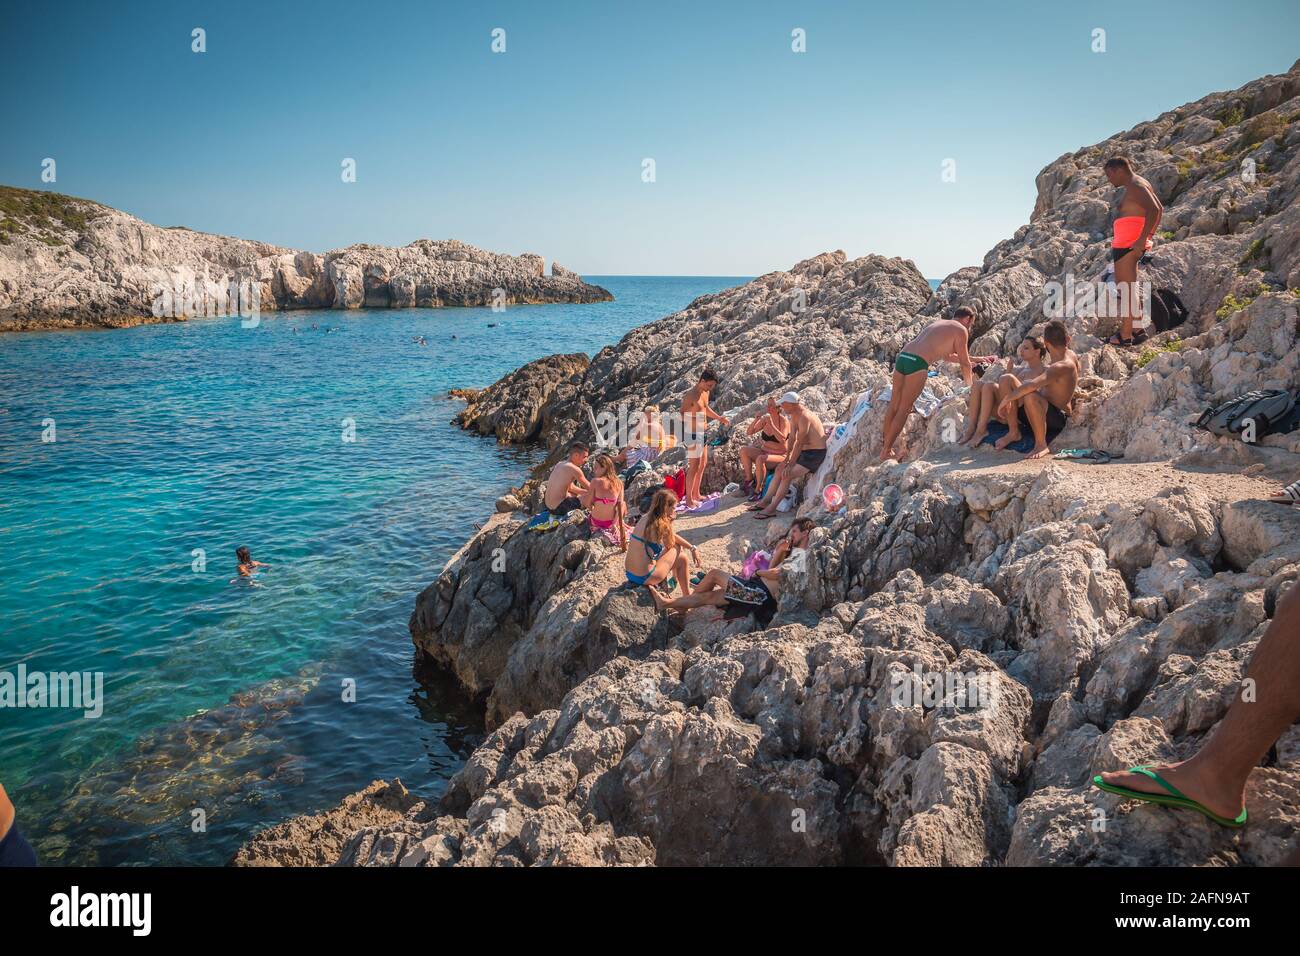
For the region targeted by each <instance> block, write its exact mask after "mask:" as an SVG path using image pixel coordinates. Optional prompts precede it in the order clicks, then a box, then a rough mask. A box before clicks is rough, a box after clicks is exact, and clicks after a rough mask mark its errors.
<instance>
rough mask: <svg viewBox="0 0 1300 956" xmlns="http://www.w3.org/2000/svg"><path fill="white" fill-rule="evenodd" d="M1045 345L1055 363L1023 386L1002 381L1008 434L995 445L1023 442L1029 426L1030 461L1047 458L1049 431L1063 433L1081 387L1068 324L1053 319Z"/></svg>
mask: <svg viewBox="0 0 1300 956" xmlns="http://www.w3.org/2000/svg"><path fill="white" fill-rule="evenodd" d="M1043 342H1044V343H1045V344H1046V345H1047V354H1048V356H1049V358H1050V359H1051V362H1050V363H1049V364H1048V365H1047V367H1046V368H1044V369H1043V370H1042V371H1041V372H1039V373H1038V375H1036V376H1034V377H1033V378H1031V379H1029V380H1028V381H1025V382H1023V383H1022V382H1021V381H1020V379H1018V378H1016V376H1014V375H1012V374H1010V373H1008V374H1006V375H1003V376H1002V378H1001V379H999V380H998V396H999V397H1000V398H1001V400H1002V401H1001V403H1000V404H999V405H998V413H999V414H1000V415H1002V417H1003V418H1004V419H1006V423H1007V433H1006V434H1005V435H1003V436H1002V437H1001V438H999V439H998V440H997V441H996V442H994V443H993V444H994V447H996V448H998V449H1002V448H1006V447H1007V446H1008V445H1010V444H1014V443H1015V442H1018V441H1020V435H1021V429H1022V428H1023V427H1024V426H1025V425H1026V424H1028V425H1029V429H1030V431H1032V432H1033V433H1034V448H1033V450H1032V451H1031V452H1029V454H1028V455H1026V456H1025V457H1026V458H1046V457H1047V456H1048V455H1050V454H1051V453H1052V451H1051V449H1050V448H1048V447H1047V432H1048V430H1049V429H1054V430H1056V431H1060V430H1061V429H1062V428H1064V427H1065V423H1066V421H1067V419H1069V417H1070V413H1071V412H1073V411H1074V389H1075V386H1077V385H1078V384H1079V356H1078V355H1076V354H1075V353H1074V350H1073V349H1071V348H1070V335H1069V333H1068V332H1066V330H1065V323H1064V322H1062V321H1061V320H1060V319H1053V320H1052V321H1051V322H1048V323H1047V327H1046V328H1045V329H1043Z"/></svg>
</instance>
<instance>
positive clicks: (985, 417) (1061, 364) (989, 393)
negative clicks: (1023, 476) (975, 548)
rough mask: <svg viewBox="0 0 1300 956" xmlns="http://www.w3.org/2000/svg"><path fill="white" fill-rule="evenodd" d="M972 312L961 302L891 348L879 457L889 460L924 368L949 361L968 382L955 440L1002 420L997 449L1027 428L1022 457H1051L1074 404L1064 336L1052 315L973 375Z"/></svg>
mask: <svg viewBox="0 0 1300 956" xmlns="http://www.w3.org/2000/svg"><path fill="white" fill-rule="evenodd" d="M974 320H975V312H974V310H973V309H971V308H969V307H967V306H961V307H959V308H957V309H956V310H955V311H954V312H953V317H952V318H951V319H939V320H937V321H935V322H932V323H930V325H928V326H926V327H925V328H924V329H923V330H922V331H921V333H920V334H919V335H917V336H916V338H914V339H912V341H911V342H909V343H908V344H907V346H906V347H905V348H904V349H903V350H902V351H901V352H899V353H898V358H897V360H896V361H895V362H894V379H893V383H892V385H891V388H890V395H889V408H888V410H887V411H886V412H885V423H884V438H883V440H882V443H881V449H880V459H881V461H889V460H892V459H895V458H896V457H897V453H896V451H895V445H896V444H897V442H898V438H899V436H900V435H901V434H902V432H903V427H904V426H905V425H906V424H907V419H908V416H909V415H911V414H912V408H913V406H914V405H915V404H916V400H917V398H918V397H919V396H920V394H921V391H922V389H924V388H925V384H926V380H927V378H928V376H929V374H930V366H931V365H933V364H934V363H936V362H940V361H950V362H955V363H956V364H957V365H958V366H959V367H960V369H961V374H962V378H963V379H964V380H965V381H966V384H967V385H968V386H970V397H969V399H968V404H967V415H966V431H965V433H964V434H963V435H962V436H961V438H960V439H958V441H959V442H961V443H963V444H966V445H968V446H969V447H971V448H975V447H976V446H978V445H979V444H980V443H981V442H983V441H984V439H985V437H987V435H988V431H989V422H990V421H991V420H996V421H999V422H1001V423H1002V424H1004V425H1005V426H1006V428H1007V432H1006V434H1005V435H1003V436H1002V437H1001V438H999V439H998V440H997V441H996V442H995V443H994V447H996V448H998V449H999V450H1001V449H1004V448H1006V447H1007V446H1009V445H1015V444H1016V443H1018V442H1020V441H1021V439H1022V438H1023V437H1024V432H1026V431H1028V432H1030V433H1031V434H1032V435H1033V438H1034V447H1033V448H1032V449H1031V450H1030V451H1029V453H1028V454H1027V456H1026V457H1028V458H1045V457H1046V456H1048V455H1050V454H1051V449H1050V448H1049V447H1048V441H1049V440H1050V437H1051V436H1052V435H1054V434H1055V433H1056V432H1059V431H1060V430H1061V429H1062V428H1064V427H1065V425H1066V422H1067V421H1068V420H1069V417H1070V414H1071V412H1072V411H1073V407H1074V393H1075V389H1076V388H1077V387H1078V384H1079V372H1080V366H1079V356H1078V355H1076V354H1075V353H1074V350H1073V349H1071V348H1070V334H1069V332H1068V331H1066V328H1065V323H1064V322H1062V321H1061V320H1060V319H1053V320H1052V321H1050V322H1048V323H1047V325H1046V327H1045V328H1044V330H1043V336H1042V338H1041V339H1040V338H1038V337H1036V336H1027V337H1026V338H1025V339H1024V340H1023V341H1022V342H1021V343H1020V345H1019V347H1018V348H1017V350H1016V355H1017V357H1018V358H1019V360H1020V361H1019V362H1018V363H1017V362H1016V361H1015V360H1014V359H1012V358H1010V357H1008V358H1007V359H1005V360H1003V359H999V358H998V357H997V356H996V355H990V356H982V357H980V358H979V359H978V362H980V363H981V364H982V365H983V366H984V367H983V368H982V369H979V370H978V371H979V372H980V374H979V375H978V377H977V375H976V372H977V369H976V367H975V362H976V361H977V360H975V359H972V358H971V355H970V352H969V340H970V327H971V323H972V322H974Z"/></svg>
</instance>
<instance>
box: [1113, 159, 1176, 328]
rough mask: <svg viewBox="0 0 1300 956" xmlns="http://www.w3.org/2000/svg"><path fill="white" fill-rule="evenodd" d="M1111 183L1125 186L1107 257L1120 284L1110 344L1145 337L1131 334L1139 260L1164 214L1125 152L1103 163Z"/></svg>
mask: <svg viewBox="0 0 1300 956" xmlns="http://www.w3.org/2000/svg"><path fill="white" fill-rule="evenodd" d="M1103 168H1104V169H1105V171H1106V178H1107V179H1109V180H1110V184H1111V185H1112V186H1116V187H1119V188H1121V189H1123V190H1124V198H1123V199H1121V200H1120V204H1119V215H1118V216H1116V217H1115V233H1114V239H1113V240H1112V241H1111V249H1110V258H1111V261H1112V262H1114V263H1115V285H1116V286H1117V287H1118V288H1119V309H1120V329H1119V331H1118V332H1116V333H1115V334H1114V335H1112V336H1111V337H1110V339H1109V342H1110V344H1111V345H1119V346H1129V345H1137V344H1138V343H1140V342H1141V341H1142V340H1143V339H1145V338H1146V333H1145V332H1144V333H1142V334H1141V335H1139V336H1137V337H1136V338H1135V337H1134V335H1133V323H1134V321H1135V320H1136V319H1137V318H1138V317H1139V316H1140V315H1141V308H1140V306H1139V305H1138V303H1139V302H1140V301H1141V300H1140V299H1139V298H1138V260H1139V259H1141V258H1142V256H1143V255H1144V254H1145V253H1146V251H1147V247H1148V246H1149V245H1150V244H1151V237H1152V236H1153V235H1155V231H1156V228H1157V227H1158V226H1159V225H1160V218H1161V217H1162V216H1163V215H1164V214H1165V207H1164V206H1162V205H1161V204H1160V200H1159V199H1157V198H1156V194H1155V190H1153V189H1152V188H1151V184H1150V183H1149V182H1147V181H1146V180H1145V179H1143V178H1142V177H1141V176H1139V175H1138V174H1137V173H1135V172H1134V171H1133V166H1132V164H1131V163H1130V162H1129V160H1128V157H1126V156H1112V157H1111V158H1110V159H1108V160H1106V165H1105V166H1104V167H1103Z"/></svg>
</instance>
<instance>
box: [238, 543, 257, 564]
mask: <svg viewBox="0 0 1300 956" xmlns="http://www.w3.org/2000/svg"><path fill="white" fill-rule="evenodd" d="M235 560H237V561H238V562H239V563H240V564H247V563H248V562H249V561H252V560H253V556H252V555H251V554H249V553H248V549H247V548H244V547H239V548H236V549H235Z"/></svg>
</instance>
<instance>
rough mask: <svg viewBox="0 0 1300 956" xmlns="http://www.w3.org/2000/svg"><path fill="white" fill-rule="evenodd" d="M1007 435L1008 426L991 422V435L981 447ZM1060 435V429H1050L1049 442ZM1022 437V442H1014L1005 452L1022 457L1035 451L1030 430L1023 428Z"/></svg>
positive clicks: (989, 434) (986, 436)
mask: <svg viewBox="0 0 1300 956" xmlns="http://www.w3.org/2000/svg"><path fill="white" fill-rule="evenodd" d="M1006 433H1007V426H1006V425H1003V424H1002V423H1001V422H989V433H988V434H987V435H985V436H984V440H983V441H982V442H980V444H981V445H992V444H993V443H994V442H995V441H997V440H998V439H999V438H1001V437H1002V436H1003V435H1005V434H1006ZM1059 434H1061V429H1059V428H1049V429H1047V440H1048V441H1049V442H1050V441H1051V440H1052V439H1054V438H1055V437H1056V436H1057V435H1059ZM1020 436H1021V437H1020V441H1017V442H1012V443H1011V444H1010V445H1008V446H1007V447H1006V448H1005V449H1004V450H1005V451H1018V452H1020V454H1022V455H1027V454H1029V453H1030V452H1031V451H1033V450H1034V435H1033V433H1032V432H1030V431H1029V430H1028V429H1025V428H1022V429H1021V430H1020Z"/></svg>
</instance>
